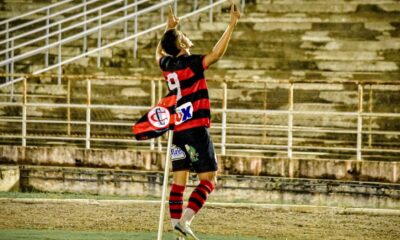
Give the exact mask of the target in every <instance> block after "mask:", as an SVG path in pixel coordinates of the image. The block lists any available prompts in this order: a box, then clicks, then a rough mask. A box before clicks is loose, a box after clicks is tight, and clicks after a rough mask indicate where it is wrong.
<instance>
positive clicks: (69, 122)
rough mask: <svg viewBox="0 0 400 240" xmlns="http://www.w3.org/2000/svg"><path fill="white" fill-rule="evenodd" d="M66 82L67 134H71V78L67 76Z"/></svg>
mask: <svg viewBox="0 0 400 240" xmlns="http://www.w3.org/2000/svg"><path fill="white" fill-rule="evenodd" d="M67 84H68V86H67V104H68V108H67V121H68V125H67V135H68V136H70V135H71V107H70V106H69V105H70V104H71V80H70V79H69V78H68V82H67Z"/></svg>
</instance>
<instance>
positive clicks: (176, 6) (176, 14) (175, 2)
mask: <svg viewBox="0 0 400 240" xmlns="http://www.w3.org/2000/svg"><path fill="white" fill-rule="evenodd" d="M174 14H175V16H178V0H175V1H174Z"/></svg>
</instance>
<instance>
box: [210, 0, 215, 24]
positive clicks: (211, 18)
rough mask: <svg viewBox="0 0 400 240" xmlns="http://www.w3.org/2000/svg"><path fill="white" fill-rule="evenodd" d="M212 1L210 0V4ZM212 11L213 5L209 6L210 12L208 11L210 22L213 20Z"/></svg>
mask: <svg viewBox="0 0 400 240" xmlns="http://www.w3.org/2000/svg"><path fill="white" fill-rule="evenodd" d="M213 2H214V1H213V0H210V5H211V4H213ZM213 11H214V7H212V8H210V13H209V20H210V23H212V22H213Z"/></svg>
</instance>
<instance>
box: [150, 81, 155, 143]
mask: <svg viewBox="0 0 400 240" xmlns="http://www.w3.org/2000/svg"><path fill="white" fill-rule="evenodd" d="M150 105H151V106H154V105H156V84H155V83H154V80H151V104H150ZM154 142H155V140H154V138H153V139H151V141H150V150H154Z"/></svg>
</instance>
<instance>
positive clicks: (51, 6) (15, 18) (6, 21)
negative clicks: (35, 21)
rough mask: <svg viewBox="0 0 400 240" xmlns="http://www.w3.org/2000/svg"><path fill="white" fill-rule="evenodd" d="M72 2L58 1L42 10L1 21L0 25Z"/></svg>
mask: <svg viewBox="0 0 400 240" xmlns="http://www.w3.org/2000/svg"><path fill="white" fill-rule="evenodd" d="M72 1H74V0H64V1H60V2H57V3H54V4H51V5H49V6H46V7H43V8H40V9H36V10H33V11H30V12H27V13H24V14H22V15H19V16H16V17H13V18H9V19H6V20H3V21H1V22H0V25H3V24H6V23H9V22H12V21H15V20H18V19H21V18H24V17H27V16H30V15H33V14H35V13H38V12H42V11H45V10H48V9H51V8H54V7H58V6H61V5H63V4H66V3H69V2H72Z"/></svg>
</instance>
